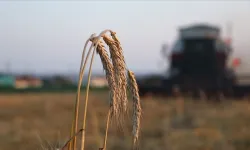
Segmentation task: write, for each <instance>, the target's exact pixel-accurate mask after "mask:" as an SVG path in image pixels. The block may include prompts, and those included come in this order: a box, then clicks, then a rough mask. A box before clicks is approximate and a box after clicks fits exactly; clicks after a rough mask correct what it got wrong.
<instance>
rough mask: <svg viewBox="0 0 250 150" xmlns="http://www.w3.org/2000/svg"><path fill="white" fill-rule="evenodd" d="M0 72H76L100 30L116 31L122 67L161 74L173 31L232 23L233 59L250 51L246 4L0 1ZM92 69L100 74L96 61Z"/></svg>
mask: <svg viewBox="0 0 250 150" xmlns="http://www.w3.org/2000/svg"><path fill="white" fill-rule="evenodd" d="M0 19H1V25H0V52H1V53H0V69H1V70H3V69H5V68H6V63H7V62H9V63H11V69H12V70H14V71H36V72H51V71H55V72H67V71H72V72H73V71H75V72H76V71H78V68H79V65H80V59H81V52H82V48H83V46H84V42H85V40H86V39H87V38H88V37H89V36H90V34H92V33H100V32H101V31H102V30H104V29H111V30H113V31H116V32H117V35H118V37H119V38H120V41H121V43H122V46H123V49H124V54H125V58H126V61H127V65H128V66H129V68H130V69H132V70H134V71H136V72H138V71H143V72H145V71H155V70H156V71H162V70H163V69H164V68H163V67H162V66H160V65H159V63H160V62H162V61H161V56H160V49H161V45H162V44H163V43H164V42H167V43H169V44H171V42H173V40H175V38H176V35H177V28H178V27H179V26H181V25H186V24H189V23H194V22H208V23H211V24H215V25H218V26H220V27H221V28H223V29H222V30H223V31H225V28H226V23H227V22H228V21H230V22H232V24H233V40H234V41H233V42H234V47H235V52H234V53H235V54H234V55H236V56H238V55H242V56H245V57H246V54H249V53H248V52H247V51H250V42H249V39H250V2H249V1H247V0H246V1H243V0H239V1H233V0H232V1H222V0H221V1H218V2H216V1H214V2H209V1H207V2H206V1H205V0H204V1H203V2H198V1H193V2H192V1H183V2H181V1H178V2H174V1H172V2H171V1H166V2H164V1H163V0H162V1H157V2H155V1H153V0H152V1H151V2H150V1H142V0H141V1H139V0H138V1H135V2H132V1H125V0H124V1H119V2H115V1H103V2H101V1H93V2H90V1H89V2H88V1H82V2H79V1H75V2H66V1H54V2H48V1H47V2H42V1H40V2H39V1H37V2H29V1H23V2H17V1H13V2H7V1H6V2H0ZM95 60H96V62H95V63H94V66H93V69H94V71H98V72H99V71H100V72H101V71H102V69H101V68H102V66H101V64H100V61H99V58H98V57H96V59H95Z"/></svg>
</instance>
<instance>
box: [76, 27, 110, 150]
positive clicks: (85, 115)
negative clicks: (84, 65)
mask: <svg viewBox="0 0 250 150" xmlns="http://www.w3.org/2000/svg"><path fill="white" fill-rule="evenodd" d="M108 31H110V30H104V31H103V32H101V33H100V34H99V36H98V37H97V38H95V39H94V40H92V44H91V47H90V50H89V51H91V50H92V46H93V45H94V50H93V54H92V58H91V62H90V67H89V75H88V83H87V90H86V97H85V108H84V119H83V125H82V126H83V128H82V129H83V132H82V142H81V150H84V144H85V128H86V117H87V108H88V94H89V85H90V78H91V72H92V64H93V60H94V56H95V51H96V48H97V46H98V42H99V40H100V39H101V37H102V36H103V35H104V34H105V33H106V32H108ZM85 62H86V60H85Z"/></svg>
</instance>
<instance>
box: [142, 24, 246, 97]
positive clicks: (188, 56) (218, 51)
mask: <svg viewBox="0 0 250 150" xmlns="http://www.w3.org/2000/svg"><path fill="white" fill-rule="evenodd" d="M163 48H164V49H165V50H166V45H165V46H164V47H163ZM169 50H170V51H169V52H168V54H167V53H166V51H165V52H164V53H162V55H164V56H167V57H165V58H166V59H167V61H168V62H169V68H168V69H167V72H166V74H163V75H149V76H147V77H144V78H141V79H138V85H139V89H140V94H141V96H143V95H145V94H147V93H150V94H166V95H171V94H172V89H173V88H174V87H175V88H176V87H178V89H180V90H181V91H182V92H183V93H186V92H188V93H190V92H191V93H193V95H199V93H201V91H202V92H203V93H206V94H207V95H209V94H210V95H211V93H212V95H215V96H218V95H219V93H220V94H224V95H230V94H234V93H235V92H238V90H239V89H240V88H241V87H239V86H238V85H237V82H236V81H237V78H236V74H235V67H237V66H238V65H239V64H240V60H239V59H235V60H234V61H233V66H232V65H230V63H228V62H229V60H230V58H231V54H232V47H231V38H228V39H226V40H223V39H222V37H221V31H220V28H219V27H217V26H213V25H209V24H202V23H200V24H194V25H191V26H186V27H181V28H179V36H178V39H177V40H176V41H175V43H174V45H173V46H172V47H171V48H170V49H169Z"/></svg>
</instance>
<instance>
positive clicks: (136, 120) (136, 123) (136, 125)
mask: <svg viewBox="0 0 250 150" xmlns="http://www.w3.org/2000/svg"><path fill="white" fill-rule="evenodd" d="M128 78H129V89H130V91H131V93H132V96H133V136H134V140H133V145H134V147H135V146H136V144H137V142H138V138H139V130H140V119H141V113H142V109H141V104H140V96H139V90H138V85H137V83H136V79H135V76H134V73H133V72H132V71H130V70H128Z"/></svg>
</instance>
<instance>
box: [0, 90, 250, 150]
mask: <svg viewBox="0 0 250 150" xmlns="http://www.w3.org/2000/svg"><path fill="white" fill-rule="evenodd" d="M85 94H86V93H82V95H83V96H85ZM74 97H75V93H58V94H13V95H7V94H6V95H0V117H1V120H0V138H1V140H0V149H1V150H17V149H18V150H33V149H38V147H41V142H40V140H39V138H38V136H37V135H39V136H40V138H41V139H46V141H47V142H48V143H50V145H52V146H53V145H59V146H62V145H63V144H64V143H65V142H66V141H67V140H68V134H69V132H68V130H69V129H70V127H71V120H72V109H73V108H74V107H73V104H74V101H72V99H73V98H74ZM89 100H90V101H89V109H88V113H87V117H88V121H87V124H86V127H87V129H88V130H86V149H98V148H99V147H101V146H102V144H103V137H104V136H105V129H106V122H105V121H104V120H106V119H107V112H108V110H109V93H108V92H91V94H90V95H89ZM165 100H166V99H163V98H156V97H155V98H144V99H142V102H141V103H142V106H141V107H142V108H143V119H142V120H141V134H140V140H139V141H140V144H139V148H140V149H143V150H163V149H168V150H206V149H210V150H247V149H250V103H249V102H248V101H234V102H232V101H224V102H222V103H221V104H213V103H205V102H204V101H201V102H194V101H192V100H189V99H185V100H186V101H185V108H186V109H185V113H184V114H185V115H184V117H182V118H181V117H179V116H178V115H177V112H176V103H175V101H173V100H170V101H165ZM132 107H133V104H132V103H129V107H128V108H129V109H132ZM83 112H84V109H83V108H81V109H80V110H79V114H83ZM129 112H131V111H129ZM130 119H132V118H127V120H125V122H124V123H125V124H124V132H117V130H116V129H115V128H114V127H113V125H112V124H111V128H110V129H109V139H108V143H107V148H108V149H109V150H118V149H119V150H127V149H130V147H131V140H132V136H131V131H132V122H131V121H130ZM82 120H83V118H80V121H79V122H82ZM43 143H44V146H47V145H48V144H46V142H45V141H44V142H43ZM78 144H80V142H79V143H78Z"/></svg>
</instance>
